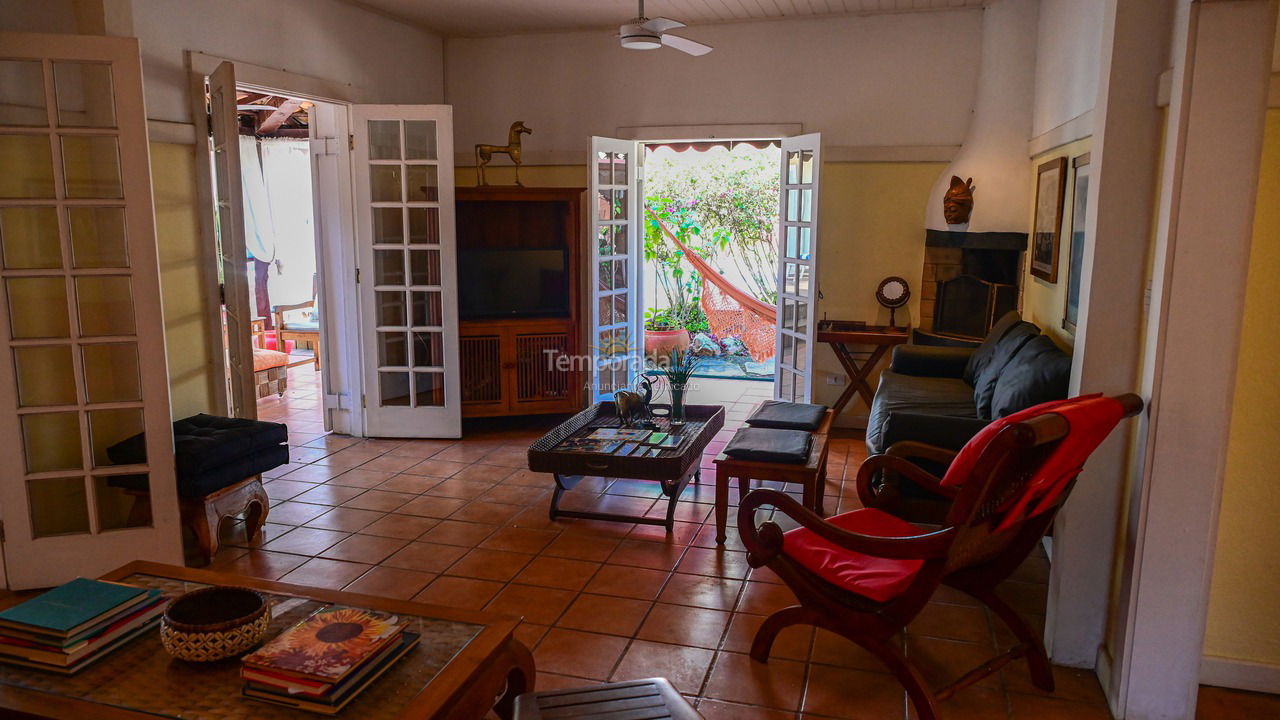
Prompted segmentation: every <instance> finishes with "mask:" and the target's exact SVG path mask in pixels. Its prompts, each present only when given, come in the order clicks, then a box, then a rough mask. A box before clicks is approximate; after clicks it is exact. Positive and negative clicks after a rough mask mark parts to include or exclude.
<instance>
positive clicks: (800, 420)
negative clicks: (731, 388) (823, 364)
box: [747, 400, 827, 430]
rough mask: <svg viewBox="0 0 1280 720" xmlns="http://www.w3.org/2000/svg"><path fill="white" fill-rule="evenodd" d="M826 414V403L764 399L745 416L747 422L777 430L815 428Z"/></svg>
mask: <svg viewBox="0 0 1280 720" xmlns="http://www.w3.org/2000/svg"><path fill="white" fill-rule="evenodd" d="M826 415H827V406H826V405H814V404H812V403H796V402H783V401H781V400H766V401H764V402H762V403H760V407H758V408H756V411H755V412H753V413H751V417H749V418H747V424H748V425H750V426H751V427H758V428H775V429H778V430H817V429H818V426H819V425H821V424H822V419H823V418H824V417H826Z"/></svg>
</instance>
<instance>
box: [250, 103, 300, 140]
mask: <svg viewBox="0 0 1280 720" xmlns="http://www.w3.org/2000/svg"><path fill="white" fill-rule="evenodd" d="M301 107H302V101H301V100H294V99H293V98H289V99H287V100H285V101H284V102H282V103H280V106H279V107H277V108H276V109H275V111H274V112H272V113H271V114H270V115H268V116H266V117H265V118H262V119H261V120H260V121H259V122H258V134H259V135H269V134H271V133H273V132H275V131H276V130H279V129H280V126H281V125H284V121H285V120H288V119H289V116H291V115H293V114H294V113H295V112H297V111H298V109H299V108H301ZM259 117H261V116H259Z"/></svg>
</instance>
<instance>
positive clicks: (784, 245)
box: [773, 133, 822, 402]
mask: <svg viewBox="0 0 1280 720" xmlns="http://www.w3.org/2000/svg"><path fill="white" fill-rule="evenodd" d="M821 151H822V137H821V136H820V135H818V134H817V133H814V134H811V135H800V136H797V137H793V138H784V139H783V140H782V184H781V189H780V192H779V193H778V205H779V207H778V221H779V225H780V232H781V236H782V237H781V242H780V243H779V245H780V247H779V250H780V252H779V253H778V320H777V323H778V325H777V331H778V332H777V335H778V345H777V353H776V355H775V358H776V359H775V361H774V377H773V380H774V383H773V393H774V397H776V398H778V399H779V400H786V401H793V402H809V398H810V395H811V393H812V390H813V387H812V385H813V383H812V378H813V335H814V325H815V323H816V322H817V315H818V313H817V302H818V175H819V172H820V171H821V169H822V160H821V157H820V156H821Z"/></svg>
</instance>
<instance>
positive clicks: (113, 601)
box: [0, 578, 147, 635]
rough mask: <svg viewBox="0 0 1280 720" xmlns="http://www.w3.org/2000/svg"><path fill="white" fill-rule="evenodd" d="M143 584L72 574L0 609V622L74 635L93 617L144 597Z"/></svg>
mask: <svg viewBox="0 0 1280 720" xmlns="http://www.w3.org/2000/svg"><path fill="white" fill-rule="evenodd" d="M146 596H147V591H146V590H145V589H143V588H139V587H133V586H131V585H121V584H119V583H113V582H104V581H102V580H89V579H87V578H76V579H75V580H72V581H71V582H69V583H67V584H66V585H63V586H61V587H57V588H54V589H53V590H50V591H49V592H46V593H44V594H42V595H39V596H37V597H34V598H31V599H30V600H28V601H26V602H24V603H22V604H20V605H15V606H13V607H11V608H9V609H8V610H5V611H3V612H0V626H6V627H12V628H17V629H20V630H34V631H37V632H40V633H44V634H51V635H74V634H75V633H76V632H79V631H80V630H83V629H84V628H85V627H88V626H92V625H93V623H94V622H96V621H97V620H99V619H101V618H103V617H105V616H108V615H111V614H113V613H114V612H116V611H118V610H121V609H124V608H126V607H129V606H130V605H133V604H136V603H139V602H141V601H142V600H144V599H145V598H146Z"/></svg>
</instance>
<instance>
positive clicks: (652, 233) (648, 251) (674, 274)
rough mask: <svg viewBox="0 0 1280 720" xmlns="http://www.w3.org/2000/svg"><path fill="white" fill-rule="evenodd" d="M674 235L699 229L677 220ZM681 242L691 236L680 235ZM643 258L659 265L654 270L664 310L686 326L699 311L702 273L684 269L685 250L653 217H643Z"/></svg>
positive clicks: (687, 233)
mask: <svg viewBox="0 0 1280 720" xmlns="http://www.w3.org/2000/svg"><path fill="white" fill-rule="evenodd" d="M674 232H675V233H677V235H678V236H679V235H695V234H696V233H697V232H699V230H698V229H697V228H696V227H695V226H693V225H691V224H684V225H683V226H681V224H680V223H678V222H677V223H676V229H675V230H674ZM680 242H682V243H685V244H686V245H688V244H690V243H692V242H693V239H692V238H691V237H681V238H680ZM644 259H645V262H648V263H652V264H653V265H654V266H656V268H657V269H658V272H656V273H654V274H655V276H656V277H657V279H658V287H659V288H660V289H661V290H662V296H663V298H664V299H665V300H666V301H667V303H666V304H667V307H666V308H665V310H666V311H668V312H669V313H670V317H671V321H672V324H673V325H674V326H676V327H686V326H687V325H688V324H689V323H690V322H695V321H696V315H697V314H698V313H701V312H702V308H701V306H700V304H699V303H700V300H701V293H702V276H701V275H699V274H698V271H696V270H694V269H692V268H689V269H687V270H686V267H685V263H684V253H683V252H682V251H681V250H680V248H678V247H676V245H675V244H674V243H672V242H670V241H668V240H667V238H666V237H665V236H664V235H663V234H662V231H661V229H659V228H658V226H657V224H655V223H654V222H653V221H652V219H650V218H648V217H646V218H645V223H644Z"/></svg>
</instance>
